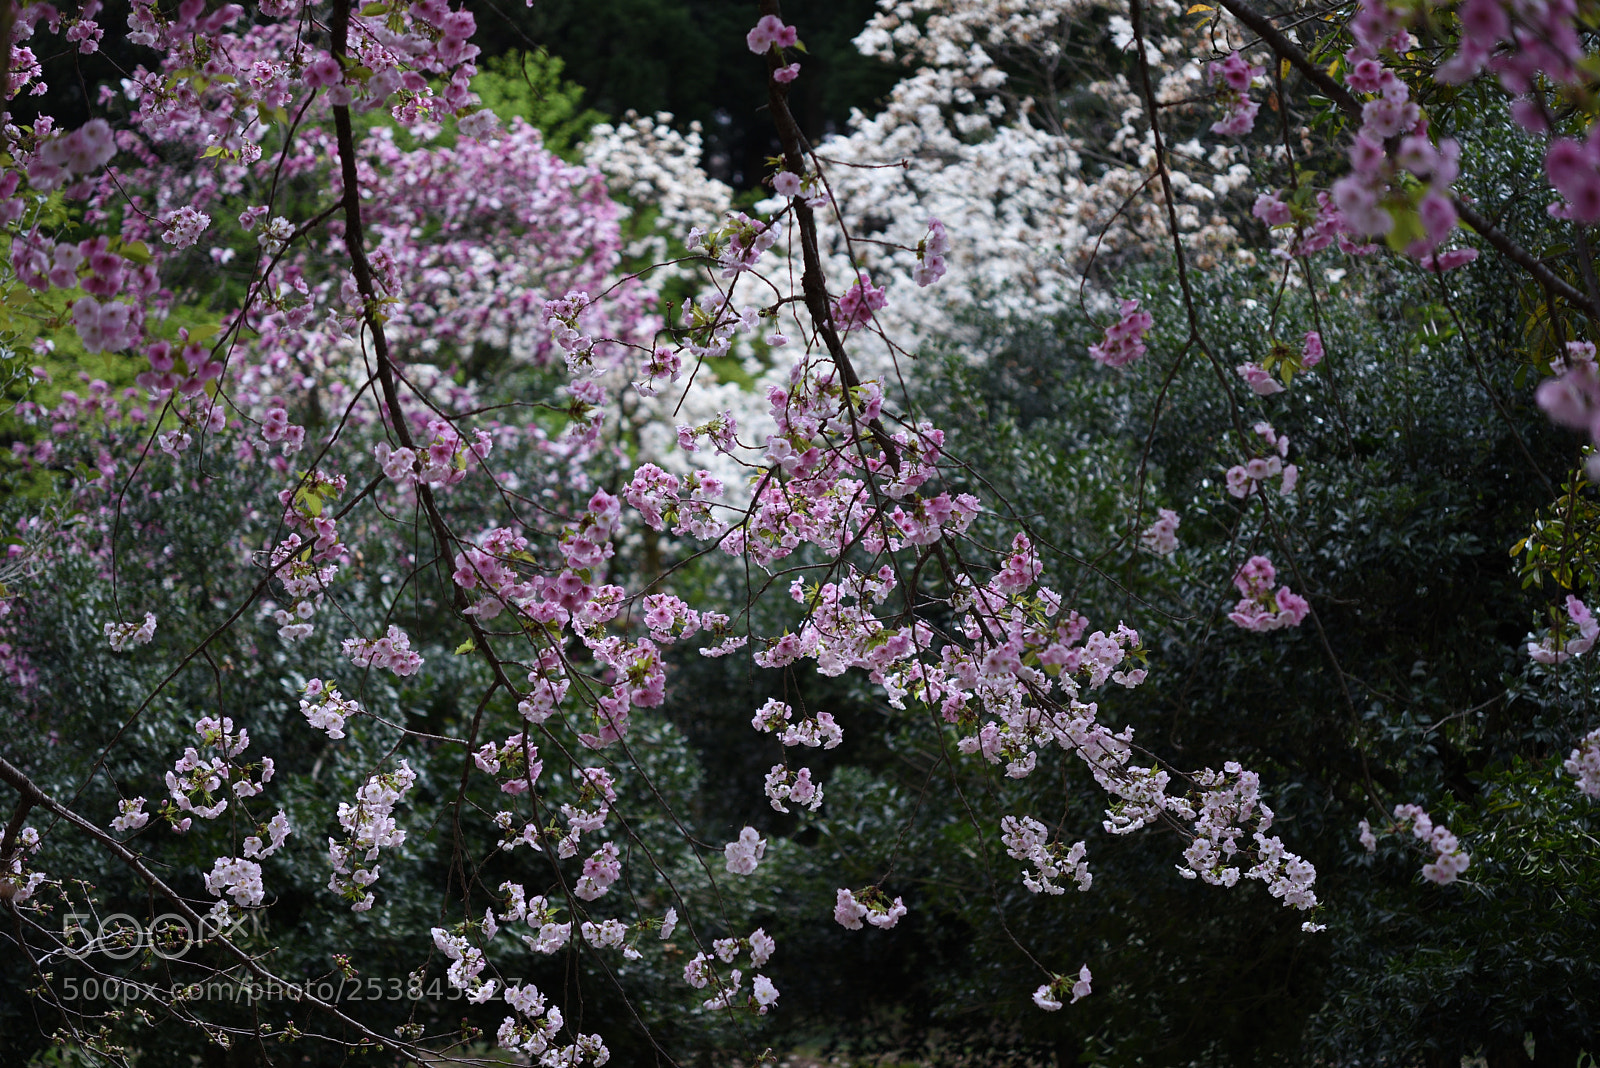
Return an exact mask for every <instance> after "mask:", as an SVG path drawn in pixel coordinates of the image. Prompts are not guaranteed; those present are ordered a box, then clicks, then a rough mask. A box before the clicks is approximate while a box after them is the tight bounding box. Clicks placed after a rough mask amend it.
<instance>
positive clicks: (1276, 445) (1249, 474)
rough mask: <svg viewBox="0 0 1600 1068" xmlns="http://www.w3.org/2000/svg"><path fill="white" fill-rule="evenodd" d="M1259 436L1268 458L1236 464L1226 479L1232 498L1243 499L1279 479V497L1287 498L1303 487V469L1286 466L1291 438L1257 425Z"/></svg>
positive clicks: (1260, 457) (1262, 424)
mask: <svg viewBox="0 0 1600 1068" xmlns="http://www.w3.org/2000/svg"><path fill="white" fill-rule="evenodd" d="M1254 429H1255V432H1256V434H1257V436H1259V437H1260V438H1261V440H1262V442H1263V443H1264V444H1265V445H1266V447H1267V449H1268V452H1267V454H1266V455H1265V456H1257V457H1255V458H1254V459H1252V460H1250V461H1249V462H1248V463H1243V464H1235V465H1234V466H1232V467H1230V468H1228V471H1227V474H1226V475H1225V476H1224V478H1225V479H1226V482H1227V487H1228V495H1229V496H1231V497H1236V498H1240V499H1243V498H1245V497H1248V496H1249V495H1250V493H1251V491H1253V490H1255V489H1257V488H1258V487H1260V486H1261V485H1262V484H1263V483H1265V482H1266V481H1267V480H1268V479H1273V478H1276V479H1278V480H1279V481H1278V493H1279V494H1280V495H1282V496H1285V497H1287V496H1288V495H1289V494H1291V493H1293V492H1294V490H1295V487H1296V486H1297V485H1299V483H1300V469H1299V468H1298V467H1296V466H1295V465H1294V464H1286V463H1284V462H1283V461H1284V459H1285V458H1286V457H1287V456H1288V455H1289V435H1287V434H1280V433H1278V432H1277V431H1276V430H1274V429H1273V427H1272V424H1271V423H1257V424H1256V425H1255V428H1254Z"/></svg>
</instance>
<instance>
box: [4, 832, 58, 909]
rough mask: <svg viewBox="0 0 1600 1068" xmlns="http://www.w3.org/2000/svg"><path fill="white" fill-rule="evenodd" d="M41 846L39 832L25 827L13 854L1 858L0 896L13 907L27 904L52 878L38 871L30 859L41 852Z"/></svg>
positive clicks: (13, 849) (19, 833) (13, 847)
mask: <svg viewBox="0 0 1600 1068" xmlns="http://www.w3.org/2000/svg"><path fill="white" fill-rule="evenodd" d="M41 844H42V843H41V840H40V838H39V832H38V831H37V830H35V829H34V828H32V827H29V826H26V825H24V826H23V827H22V829H21V830H20V831H18V832H17V839H16V842H15V843H14V844H13V846H12V850H11V852H10V853H9V854H8V855H6V856H4V857H0V894H3V895H4V896H5V897H6V898H7V899H8V900H9V901H10V902H11V904H13V905H16V906H21V905H23V904H25V903H26V902H27V901H28V899H30V898H31V897H33V895H34V892H35V891H37V890H38V889H39V885H40V884H41V883H44V882H46V881H47V880H48V879H49V878H50V877H49V876H48V875H46V874H45V873H44V872H42V871H38V870H36V869H35V868H34V867H33V865H32V863H31V862H30V859H29V858H31V857H32V856H33V855H34V854H35V853H37V852H39V846H40V845H41Z"/></svg>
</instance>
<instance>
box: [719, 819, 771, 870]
mask: <svg viewBox="0 0 1600 1068" xmlns="http://www.w3.org/2000/svg"><path fill="white" fill-rule="evenodd" d="M722 853H723V859H724V860H725V861H726V863H727V868H728V871H729V872H731V873H732V874H734V875H754V874H755V870H756V865H758V864H760V863H761V858H762V857H764V856H766V853H767V840H766V839H765V838H763V837H761V835H760V833H759V832H758V831H757V830H756V829H755V828H754V827H746V828H744V829H743V830H741V831H740V832H739V837H738V838H735V839H734V840H733V841H731V842H729V843H728V844H727V845H725V846H723V848H722Z"/></svg>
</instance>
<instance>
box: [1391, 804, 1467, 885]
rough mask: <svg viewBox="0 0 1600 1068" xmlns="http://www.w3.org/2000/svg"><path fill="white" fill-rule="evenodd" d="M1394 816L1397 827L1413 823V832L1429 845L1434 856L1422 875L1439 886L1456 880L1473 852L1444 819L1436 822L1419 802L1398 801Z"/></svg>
mask: <svg viewBox="0 0 1600 1068" xmlns="http://www.w3.org/2000/svg"><path fill="white" fill-rule="evenodd" d="M1394 818H1395V822H1396V824H1397V828H1396V829H1397V830H1404V829H1405V828H1406V827H1407V826H1410V828H1411V833H1412V835H1413V836H1415V837H1416V838H1417V839H1418V840H1420V841H1421V842H1422V843H1423V844H1424V845H1426V846H1427V847H1428V848H1429V849H1431V850H1433V860H1431V861H1429V862H1428V863H1427V864H1424V865H1423V866H1422V877H1423V878H1424V879H1426V880H1428V881H1429V882H1430V883H1437V884H1438V885H1440V886H1445V885H1448V884H1449V883H1453V882H1455V881H1456V876H1458V875H1460V874H1461V873H1462V872H1464V871H1466V870H1467V867H1468V865H1470V864H1471V863H1472V856H1471V854H1469V853H1467V852H1466V850H1464V849H1462V848H1461V843H1460V842H1459V841H1458V840H1457V839H1456V836H1455V835H1453V834H1451V833H1450V829H1449V828H1448V827H1446V826H1444V825H1443V824H1442V823H1434V822H1433V820H1432V818H1431V817H1429V815H1428V814H1427V812H1425V811H1424V810H1423V809H1422V807H1421V806H1420V805H1396V806H1395V807H1394Z"/></svg>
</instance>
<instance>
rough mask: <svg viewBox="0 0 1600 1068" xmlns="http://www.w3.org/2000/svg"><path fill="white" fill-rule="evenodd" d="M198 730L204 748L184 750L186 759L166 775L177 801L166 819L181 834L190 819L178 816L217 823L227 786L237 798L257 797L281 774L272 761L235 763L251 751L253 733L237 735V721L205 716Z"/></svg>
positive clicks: (223, 808) (225, 803)
mask: <svg viewBox="0 0 1600 1068" xmlns="http://www.w3.org/2000/svg"><path fill="white" fill-rule="evenodd" d="M194 731H195V733H196V734H198V735H199V736H200V748H199V749H196V748H195V747H194V746H188V747H187V748H185V749H184V751H183V756H181V757H179V758H178V760H177V761H176V762H175V763H174V764H173V765H172V770H171V771H169V772H167V773H166V784H167V791H168V793H170V794H171V796H172V803H171V804H169V805H168V806H166V807H165V808H164V809H163V810H162V815H163V816H165V817H166V818H167V820H168V821H169V822H171V823H172V826H173V829H174V830H177V831H179V832H182V831H187V830H188V829H189V827H190V820H191V817H189V816H183V817H179V816H178V815H177V814H178V813H179V812H188V813H193V815H195V816H199V817H200V818H201V819H204V820H212V819H216V818H217V817H218V816H220V815H222V813H223V812H225V811H226V810H227V808H228V797H227V794H226V793H225V792H224V787H225V786H227V787H228V789H230V790H231V791H232V793H233V795H234V796H235V797H240V798H244V797H254V796H255V795H256V794H259V793H260V792H261V790H262V788H263V784H265V783H268V782H270V781H272V776H273V773H274V771H275V770H276V769H275V767H274V763H273V760H272V758H271V757H262V758H261V761H260V763H259V764H241V765H236V764H234V763H233V758H234V757H236V756H238V755H239V754H241V753H243V752H244V751H245V750H246V749H248V748H249V747H250V732H249V731H248V730H245V729H244V728H242V727H241V728H240V729H239V731H238V733H235V732H234V729H233V720H232V719H230V718H228V717H227V716H223V717H222V718H220V719H219V718H217V717H214V716H203V717H201V718H200V719H199V720H197V721H196V722H195V725H194ZM202 750H204V751H205V752H206V753H210V752H211V751H212V750H215V755H210V756H207V755H202ZM254 772H259V775H260V777H259V779H253V778H252V777H251V776H252V773H254ZM219 795H220V796H219Z"/></svg>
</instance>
